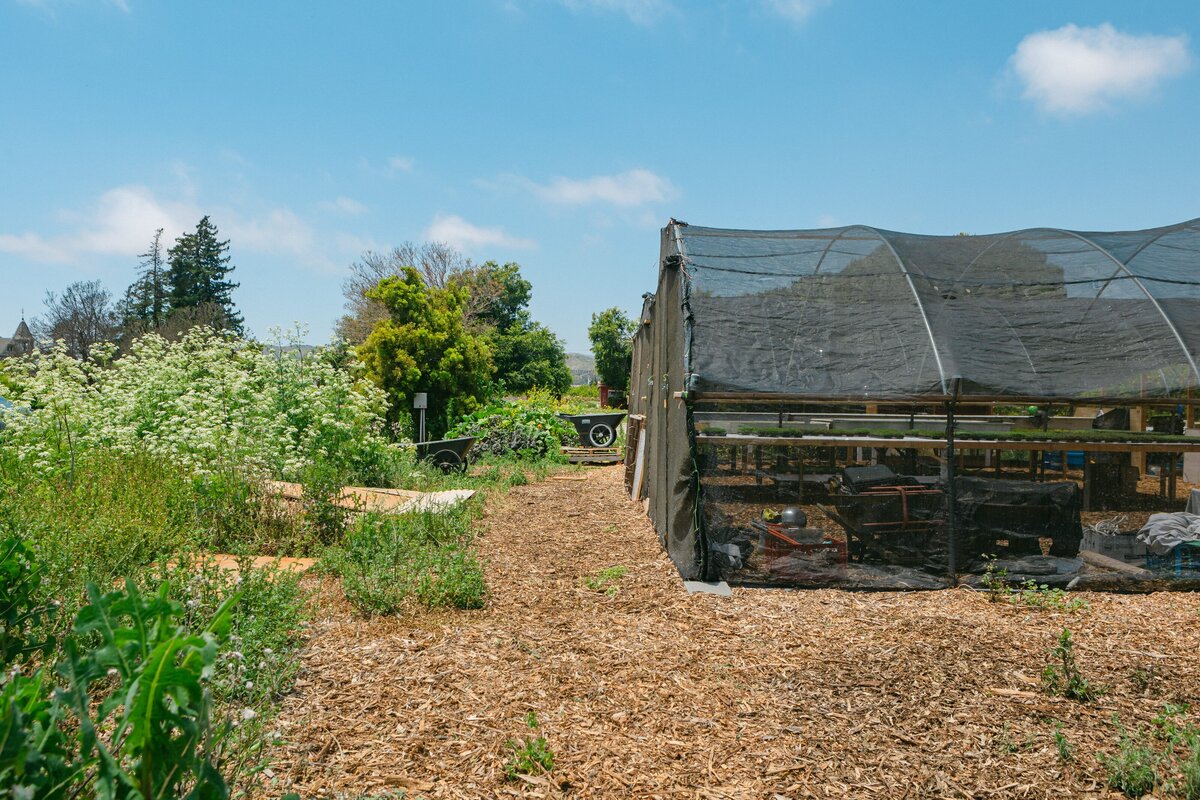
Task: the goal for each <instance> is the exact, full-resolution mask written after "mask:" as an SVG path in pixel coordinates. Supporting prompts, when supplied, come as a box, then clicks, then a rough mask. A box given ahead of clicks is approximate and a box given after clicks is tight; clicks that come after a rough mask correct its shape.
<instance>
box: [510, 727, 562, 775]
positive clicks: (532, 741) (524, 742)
mask: <svg viewBox="0 0 1200 800" xmlns="http://www.w3.org/2000/svg"><path fill="white" fill-rule="evenodd" d="M525 725H526V726H527V727H528V728H529V729H530V730H531V731H536V730H537V729H538V718H537V715H536V714H535V713H534V712H532V711H530V712H529V713H528V714H526V715H525ZM508 748H509V749H510V750H511V751H512V752H511V754H510V755H509V757H508V761H506V762H505V764H504V774H505V776H506V777H507V778H508V779H509V780H516V779H517V776H518V775H544V774H546V773H548V772H550V771H551V770H553V769H554V751H553V750H551V749H550V745H549V744H548V743H547V742H546V737H545V736H540V735H539V736H524V737H522V738H521V739H519V740H517V739H509V740H508Z"/></svg>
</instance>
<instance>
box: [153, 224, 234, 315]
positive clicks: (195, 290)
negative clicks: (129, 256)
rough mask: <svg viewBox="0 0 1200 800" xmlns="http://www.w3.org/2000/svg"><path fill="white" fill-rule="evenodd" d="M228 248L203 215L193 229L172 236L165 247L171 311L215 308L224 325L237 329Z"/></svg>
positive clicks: (227, 244)
mask: <svg viewBox="0 0 1200 800" xmlns="http://www.w3.org/2000/svg"><path fill="white" fill-rule="evenodd" d="M228 252H229V241H228V240H226V241H221V240H220V239H219V238H218V236H217V226H216V225H213V224H212V222H211V221H210V220H209V218H208V217H207V216H205V217H204V218H203V219H201V220H200V221H199V222H198V223H196V230H195V231H194V232H192V233H185V234H183V235H182V236H180V237H179V238H178V239H176V240H175V246H174V247H172V248H171V249H170V250H168V251H167V262H168V264H169V270H168V272H167V280H168V282H169V284H170V292H169V294H168V298H167V300H168V303H169V304H170V308H171V312H172V313H174V312H176V311H178V310H180V309H184V308H203V307H210V308H215V309H219V310H220V311H221V316H222V317H223V318H224V324H225V326H226V327H229V328H232V329H233V330H235V331H237V332H238V333H241V331H242V322H243V320H242V315H241V314H239V313H238V311H237V309H236V308H235V307H234V305H233V290H234V289H236V288H237V287H238V286H239V285H240V284H237V283H234V282H232V281H230V280H227V278H228V275H229V273H231V272H233V270H234V269H235V267H233V266H232V265H231V264H230V263H229V255H228Z"/></svg>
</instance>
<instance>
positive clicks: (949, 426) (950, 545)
mask: <svg viewBox="0 0 1200 800" xmlns="http://www.w3.org/2000/svg"><path fill="white" fill-rule="evenodd" d="M955 384H956V385H955V392H954V394H956V395H957V394H958V385H957V384H958V380H957V379H955ZM954 405H955V404H954V403H953V402H949V403H946V560H947V562H948V563H947V565H946V569H947V572H949V573H950V578H951V580H953V581H956V582H957V580H958V531H957V528H958V526H957V525H956V524H955V517H956V516H957V511H958V507H957V500H958V492H957V489H956V487H955V485H954V479H955V477H956V476H955V472H956V470H955V463H954V462H955V460H956V459H957V457H958V454H957V453H956V452H955V448H954Z"/></svg>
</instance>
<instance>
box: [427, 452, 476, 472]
mask: <svg viewBox="0 0 1200 800" xmlns="http://www.w3.org/2000/svg"><path fill="white" fill-rule="evenodd" d="M429 460H430V461H431V462H433V465H434V466H435V467H437V468H438V469H440V470H441V471H442V474H443V475H449V474H450V473H451V472H464V473H465V472H466V471H467V462H466V461H465V460H464V459H463V458H462V457H460V456H459V455H458V453H456V452H454V451H453V450H438V451H437V452H436V453H434V454H433V455H432V456H430V458H429Z"/></svg>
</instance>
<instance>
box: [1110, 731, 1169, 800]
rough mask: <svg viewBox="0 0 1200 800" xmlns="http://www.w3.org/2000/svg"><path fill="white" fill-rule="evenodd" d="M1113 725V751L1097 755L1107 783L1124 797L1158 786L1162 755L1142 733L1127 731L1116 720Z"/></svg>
mask: <svg viewBox="0 0 1200 800" xmlns="http://www.w3.org/2000/svg"><path fill="white" fill-rule="evenodd" d="M1117 728H1118V730H1119V731H1120V739H1119V741H1118V743H1117V752H1116V754H1115V755H1109V754H1107V753H1100V754H1099V755H1098V756H1097V758H1098V759H1099V761H1100V763H1101V764H1102V765H1103V766H1104V768H1105V770H1106V771H1107V772H1108V781H1107V783H1108V786H1110V787H1111V788H1113V789H1116V790H1118V791H1120V792H1122V793H1124V794H1125V795H1126V796H1127V797H1134V798H1137V797H1142V796H1143V795H1146V794H1149V793H1150V792H1152V791H1154V789H1155V787H1157V786H1158V784H1159V781H1160V774H1159V766H1160V763H1161V761H1162V758H1161V756H1159V754H1158V752H1157V751H1155V749H1154V748H1153V747H1151V746H1150V744H1149V743H1148V742H1147V741H1146V737H1145V736H1144V735H1143V734H1140V733H1137V734H1131V733H1129V731H1128V730H1126V729H1125V728H1124V727H1123V726H1121V725H1120V724H1119V723H1118V725H1117Z"/></svg>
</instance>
